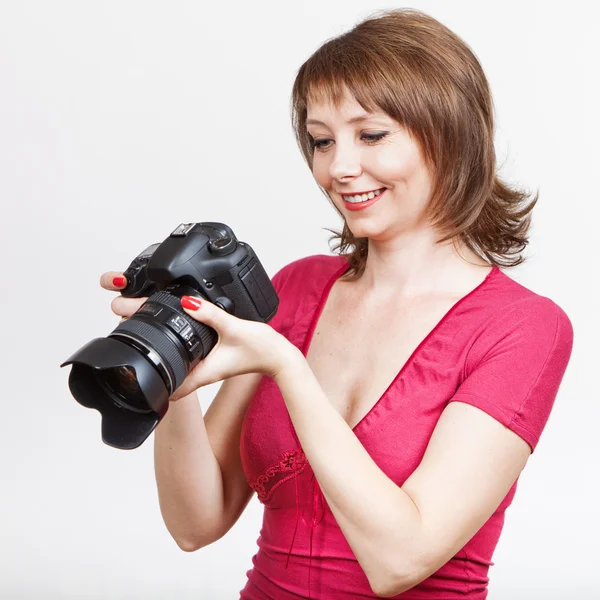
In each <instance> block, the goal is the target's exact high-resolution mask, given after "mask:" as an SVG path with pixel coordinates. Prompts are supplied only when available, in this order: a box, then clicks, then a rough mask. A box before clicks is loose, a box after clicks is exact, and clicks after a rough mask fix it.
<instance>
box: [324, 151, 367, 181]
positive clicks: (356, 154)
mask: <svg viewBox="0 0 600 600" xmlns="http://www.w3.org/2000/svg"><path fill="white" fill-rule="evenodd" d="M361 172H362V167H361V164H360V151H359V150H358V148H355V147H353V145H351V144H342V143H340V142H338V143H337V144H336V146H335V152H334V155H333V160H332V161H331V164H330V165H329V175H330V176H331V177H332V179H337V180H338V181H345V180H347V179H351V178H354V177H358V176H359V175H360V174H361Z"/></svg>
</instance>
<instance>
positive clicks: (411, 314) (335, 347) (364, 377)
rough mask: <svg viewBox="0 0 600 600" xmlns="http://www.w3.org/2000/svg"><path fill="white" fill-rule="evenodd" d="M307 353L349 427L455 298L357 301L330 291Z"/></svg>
mask: <svg viewBox="0 0 600 600" xmlns="http://www.w3.org/2000/svg"><path fill="white" fill-rule="evenodd" d="M330 296H331V297H330V298H328V299H327V301H326V303H325V306H324V307H323V310H322V312H321V314H320V316H319V317H318V321H317V325H316V327H315V330H314V333H313V335H312V338H311V340H310V345H309V348H308V352H307V355H306V360H307V362H308V363H309V365H310V367H311V369H312V371H313V373H314V374H315V377H316V378H317V380H318V381H319V384H320V385H321V387H322V388H323V391H324V392H325V394H326V396H327V398H328V399H329V401H330V402H331V403H332V404H333V405H334V406H335V408H336V409H337V410H338V412H339V413H340V414H341V415H342V417H343V418H344V420H345V421H346V422H347V423H348V425H349V426H350V427H352V428H354V427H355V426H356V425H357V424H358V423H359V422H360V421H361V420H362V418H363V417H364V416H365V415H366V414H367V413H368V412H369V411H370V410H371V409H372V408H373V406H375V404H377V402H378V401H379V399H380V398H381V397H382V396H383V395H384V393H385V391H386V390H387V388H388V387H389V386H390V384H391V383H392V382H393V381H394V379H395V378H396V376H397V374H398V373H399V372H400V371H401V370H402V368H403V367H404V365H405V364H406V363H407V361H408V360H409V359H410V357H411V355H412V354H413V353H414V352H415V351H417V352H418V347H419V345H420V344H421V343H422V342H423V340H425V339H426V338H427V336H428V335H429V334H430V333H431V332H433V331H434V330H435V328H436V326H437V325H438V324H439V323H440V321H441V320H442V319H443V318H444V316H445V315H446V313H447V312H448V311H449V310H450V309H451V308H452V306H453V305H454V304H455V302H456V301H457V298H453V297H435V298H426V299H420V300H418V301H412V302H389V301H388V302H382V303H373V304H371V305H369V304H364V303H361V304H356V303H354V304H353V303H352V302H351V301H348V299H347V298H346V299H344V297H343V296H342V295H341V294H339V293H338V294H336V295H334V294H333V290H332V294H331V295H330Z"/></svg>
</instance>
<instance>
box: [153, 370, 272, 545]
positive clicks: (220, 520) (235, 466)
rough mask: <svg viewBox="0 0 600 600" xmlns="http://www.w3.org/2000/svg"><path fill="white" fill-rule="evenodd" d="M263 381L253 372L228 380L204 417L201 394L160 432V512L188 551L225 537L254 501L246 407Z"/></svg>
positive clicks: (174, 410)
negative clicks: (244, 432)
mask: <svg viewBox="0 0 600 600" xmlns="http://www.w3.org/2000/svg"><path fill="white" fill-rule="evenodd" d="M261 378H262V375H260V374H256V373H251V374H247V375H240V376H237V377H232V378H230V379H227V380H226V381H224V382H223V384H222V385H221V387H220V389H219V392H218V393H217V395H216V396H215V399H214V400H213V402H212V404H211V405H210V407H209V409H208V411H207V412H206V415H205V417H204V418H203V416H202V412H201V410H200V404H199V402H198V398H197V396H196V394H195V393H192V394H190V395H188V396H185V397H184V398H181V399H180V400H177V401H176V402H171V405H170V407H169V410H168V411H167V414H166V415H165V417H164V418H163V420H162V421H161V422H160V423H159V424H158V426H157V427H156V430H155V438H154V466H155V474H156V483H157V487H158V497H159V503H160V509H161V513H162V516H163V519H164V521H165V525H166V526H167V529H168V530H169V532H170V533H171V535H172V536H173V538H174V539H175V541H176V542H177V544H178V545H179V547H180V548H181V549H183V550H185V551H194V550H197V549H198V548H201V547H203V546H207V545H208V544H211V543H212V542H214V541H216V540H218V539H219V538H221V537H222V536H223V535H225V533H227V531H229V529H231V527H232V526H233V525H234V524H235V522H236V521H237V520H238V518H239V516H240V515H241V513H242V512H243V510H244V508H245V507H246V505H247V504H248V501H249V500H250V498H251V497H252V493H253V492H252V489H251V488H250V486H249V485H248V483H247V481H246V477H245V475H244V472H243V469H242V465H241V460H240V455H239V442H240V432H241V427H242V421H243V417H244V414H245V411H246V408H247V406H248V403H249V402H250V400H251V399H252V397H253V395H254V392H255V391H256V388H257V387H258V384H259V383H260V380H261Z"/></svg>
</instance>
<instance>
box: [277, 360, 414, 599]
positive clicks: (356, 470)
mask: <svg viewBox="0 0 600 600" xmlns="http://www.w3.org/2000/svg"><path fill="white" fill-rule="evenodd" d="M275 381H276V382H277V384H278V386H279V388H280V390H281V393H282V395H283V398H284V400H285V403H286V406H287V409H288V412H289V414H290V417H291V419H292V422H293V424H294V429H295V430H296V433H297V435H298V438H299V440H300V443H301V445H302V448H303V450H304V453H305V455H306V457H307V459H308V462H309V463H310V465H311V467H312V469H313V471H314V472H315V476H316V478H317V480H318V482H319V485H320V487H321V489H322V491H323V495H324V496H325V499H326V500H327V503H328V505H329V507H330V508H331V511H332V513H333V515H334V517H335V519H336V521H337V523H338V524H339V526H340V528H341V530H342V532H343V533H344V536H345V538H346V540H347V541H348V543H349V545H350V547H351V548H352V550H353V552H354V554H355V556H356V558H357V560H358V562H359V563H360V565H361V567H362V568H363V570H364V571H365V574H366V575H367V577H368V579H369V582H370V584H371V587H372V588H373V589H374V591H380V592H382V593H384V592H385V591H387V590H388V589H389V588H390V586H391V585H392V583H393V584H394V586H392V587H397V583H398V581H400V579H402V578H404V576H405V574H406V575H410V574H411V573H414V572H415V570H417V571H418V570H419V569H420V567H419V566H418V565H420V557H419V556H417V554H418V553H419V542H418V539H419V534H420V528H421V518H420V514H419V511H418V509H417V507H416V506H415V504H414V503H413V501H412V500H411V498H410V497H409V496H408V494H406V493H405V492H404V491H402V489H401V488H400V487H398V486H397V485H396V484H395V483H394V482H393V481H392V480H391V479H389V478H388V477H387V475H385V473H383V471H381V469H380V468H379V467H378V466H377V464H376V463H375V462H374V461H373V459H372V458H371V457H370V456H369V454H368V452H367V451H366V450H365V448H364V447H363V446H362V444H361V443H360V442H359V440H358V438H357V437H356V436H355V435H354V432H353V431H352V429H351V428H350V427H349V426H348V424H347V423H346V422H345V421H344V419H343V418H342V416H341V415H340V414H339V413H338V411H337V410H336V409H335V408H334V407H333V405H332V404H331V403H330V402H329V400H328V399H327V397H326V396H325V394H324V392H323V390H322V388H321V386H320V385H319V383H318V381H317V379H316V378H315V376H314V374H313V372H312V370H311V369H310V366H309V365H308V363H307V362H306V360H305V359H304V357H303V356H301V355H300V356H298V357H296V358H295V359H292V360H290V361H288V364H287V366H286V367H285V368H283V369H281V370H280V371H279V372H278V373H277V375H276V377H275ZM408 580H409V579H407V582H408ZM407 585H408V584H407ZM408 587H410V585H408Z"/></svg>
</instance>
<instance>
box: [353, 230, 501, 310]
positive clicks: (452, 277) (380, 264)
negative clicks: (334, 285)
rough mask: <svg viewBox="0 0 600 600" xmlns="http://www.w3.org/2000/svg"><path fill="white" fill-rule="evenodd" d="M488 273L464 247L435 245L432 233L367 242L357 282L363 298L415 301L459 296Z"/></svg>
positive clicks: (449, 243)
mask: <svg viewBox="0 0 600 600" xmlns="http://www.w3.org/2000/svg"><path fill="white" fill-rule="evenodd" d="M490 270H491V268H490V265H489V263H487V262H485V261H484V260H483V259H481V258H480V257H479V256H477V255H476V254H475V253H474V252H472V251H471V250H469V249H468V248H467V247H466V246H465V245H464V244H458V243H452V241H449V242H445V243H443V244H436V243H435V236H434V234H433V232H430V231H428V232H427V234H424V233H423V232H422V231H420V232H419V233H418V235H412V236H411V235H406V236H403V237H401V238H399V237H395V238H394V239H392V240H387V241H381V240H371V239H369V253H368V257H367V263H366V266H365V271H364V273H363V275H362V276H361V278H360V279H359V280H357V281H356V284H357V288H360V291H361V294H362V295H363V297H378V298H401V297H404V298H407V299H408V298H415V297H419V296H424V295H431V294H458V295H461V293H462V291H463V290H465V289H467V290H468V289H471V288H472V287H475V286H476V285H477V284H478V283H479V282H480V281H481V280H483V278H485V276H486V275H487V274H488V273H489V271H490Z"/></svg>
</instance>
